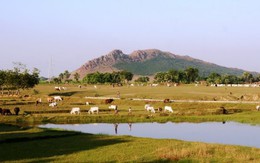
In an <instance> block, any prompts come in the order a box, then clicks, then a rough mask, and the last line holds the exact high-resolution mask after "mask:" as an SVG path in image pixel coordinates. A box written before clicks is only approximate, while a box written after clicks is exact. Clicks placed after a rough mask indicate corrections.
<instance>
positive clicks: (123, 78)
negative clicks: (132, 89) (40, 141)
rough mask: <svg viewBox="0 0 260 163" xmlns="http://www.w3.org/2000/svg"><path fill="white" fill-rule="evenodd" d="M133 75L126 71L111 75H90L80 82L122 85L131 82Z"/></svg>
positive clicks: (98, 73)
mask: <svg viewBox="0 0 260 163" xmlns="http://www.w3.org/2000/svg"><path fill="white" fill-rule="evenodd" d="M133 76H134V75H133V74H132V73H131V72H128V71H119V72H112V73H108V72H106V73H100V72H95V73H90V74H87V75H86V76H85V77H84V78H83V80H82V82H83V83H87V84H97V83H100V84H104V83H124V82H128V81H131V80H132V78H133Z"/></svg>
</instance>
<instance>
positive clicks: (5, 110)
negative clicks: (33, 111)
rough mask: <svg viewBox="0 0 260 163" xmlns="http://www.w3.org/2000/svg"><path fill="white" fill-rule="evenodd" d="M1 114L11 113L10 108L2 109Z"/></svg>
mask: <svg viewBox="0 0 260 163" xmlns="http://www.w3.org/2000/svg"><path fill="white" fill-rule="evenodd" d="M2 115H12V113H11V111H10V109H2Z"/></svg>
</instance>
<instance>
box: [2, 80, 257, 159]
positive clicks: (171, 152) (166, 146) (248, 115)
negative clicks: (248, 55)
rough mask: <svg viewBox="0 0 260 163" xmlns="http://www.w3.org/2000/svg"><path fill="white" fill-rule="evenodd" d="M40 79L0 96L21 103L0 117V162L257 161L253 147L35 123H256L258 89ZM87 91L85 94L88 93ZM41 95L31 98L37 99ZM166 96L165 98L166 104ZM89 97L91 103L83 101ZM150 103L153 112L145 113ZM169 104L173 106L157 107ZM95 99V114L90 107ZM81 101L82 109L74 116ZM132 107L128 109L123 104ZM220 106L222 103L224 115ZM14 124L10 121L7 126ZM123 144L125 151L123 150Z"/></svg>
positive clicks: (11, 103) (6, 104) (6, 105)
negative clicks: (43, 81) (54, 103)
mask: <svg viewBox="0 0 260 163" xmlns="http://www.w3.org/2000/svg"><path fill="white" fill-rule="evenodd" d="M55 86H56V85H49V84H40V85H38V86H37V87H35V88H34V89H33V90H24V91H22V94H21V95H20V96H6V95H3V96H1V97H0V107H1V108H9V109H10V110H11V112H12V113H14V111H13V109H14V107H19V108H20V110H21V111H20V112H19V115H18V116H16V115H6V116H4V115H1V116H0V151H1V152H0V162H5V161H6V162H178V161H180V162H182V161H183V162H259V161H260V151H259V149H256V148H248V147H239V146H225V145H217V144H206V143H195V142H194V143H191V142H184V141H178V140H169V139H160V140H158V139H148V138H136V137H130V136H108V135H92V134H83V133H78V132H72V131H71V132H70V131H61V130H49V129H40V128H37V127H33V126H35V125H37V124H42V123H70V124H73V123H91V122H117V123H121V122H167V121H172V122H205V121H237V122H242V123H251V124H260V112H259V111H257V110H256V105H258V102H259V99H260V98H259V97H260V94H259V90H260V88H231V87H228V88H225V87H206V86H198V87H195V86H194V85H181V86H178V87H167V86H158V87H151V86H134V87H132V86H122V87H112V86H110V85H97V86H96V88H95V87H94V86H93V85H87V86H82V87H81V88H79V87H78V86H77V85H72V84H71V85H62V86H64V87H66V89H65V90H61V91H56V90H55V89H54V87H55ZM50 96H61V97H62V98H63V100H62V101H58V102H57V103H58V105H57V107H50V106H49V103H48V102H47V97H50ZM86 97H88V98H86ZM39 98H41V99H42V102H41V103H39V104H37V105H36V101H37V99H39ZM109 98H113V99H114V101H113V102H112V103H111V104H113V105H117V106H118V113H117V114H115V111H114V110H111V109H108V107H109V105H110V104H105V99H109ZM164 99H170V100H171V102H170V103H164V102H163V100H164ZM86 102H88V103H89V105H86ZM145 104H150V105H152V106H154V108H155V109H156V113H151V112H147V111H146V110H145V109H144V105H145ZM166 105H167V106H171V107H172V108H173V113H169V112H164V111H161V112H158V111H157V108H159V107H162V108H163V107H164V106H166ZM92 106H98V107H99V108H100V110H99V114H88V112H87V111H88V110H89V109H90V107H92ZM73 107H79V108H80V109H81V110H80V111H81V114H80V115H75V114H73V115H71V114H70V111H71V108H73ZM129 107H131V110H132V112H131V113H129V112H128V109H129ZM223 108H225V109H226V110H227V113H226V114H223V113H224V112H223ZM10 124H12V125H10ZM122 151H123V152H122Z"/></svg>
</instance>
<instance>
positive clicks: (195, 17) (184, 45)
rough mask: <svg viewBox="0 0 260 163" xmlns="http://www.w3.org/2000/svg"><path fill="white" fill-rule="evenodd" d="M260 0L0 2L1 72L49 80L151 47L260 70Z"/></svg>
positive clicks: (62, 0)
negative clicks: (113, 54)
mask: <svg viewBox="0 0 260 163" xmlns="http://www.w3.org/2000/svg"><path fill="white" fill-rule="evenodd" d="M259 8H260V1H259V0H41V1H40V0H0V56H1V57H0V69H12V68H13V62H21V63H23V64H26V65H27V67H28V68H30V69H32V68H33V67H36V68H38V69H40V71H41V75H43V76H46V77H48V70H49V67H50V66H49V65H50V60H51V58H52V63H53V66H52V68H53V70H52V74H53V75H58V74H59V73H61V72H64V71H65V70H69V71H73V70H75V69H77V68H78V67H80V66H81V65H83V64H84V63H85V62H86V61H88V60H90V59H94V58H97V57H99V56H101V55H105V54H107V53H108V52H110V51H112V50H113V49H121V50H122V51H123V52H124V53H126V54H129V53H131V52H132V51H134V50H142V49H151V48H156V49H160V50H163V51H169V52H172V53H174V54H178V55H189V56H191V57H194V58H198V59H202V60H204V61H208V62H212V63H216V64H219V65H222V66H226V67H236V68H242V69H245V70H249V71H257V72H260V66H259V60H260V45H259V44H260V41H259V40H260V9H259Z"/></svg>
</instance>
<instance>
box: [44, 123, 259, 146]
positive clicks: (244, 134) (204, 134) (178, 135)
mask: <svg viewBox="0 0 260 163" xmlns="http://www.w3.org/2000/svg"><path fill="white" fill-rule="evenodd" d="M39 127H42V128H60V129H65V130H73V131H80V132H83V133H92V134H108V135H131V136H137V137H147V138H158V139H166V138H167V139H179V140H185V141H196V142H207V143H219V144H231V145H242V146H250V147H257V148H260V126H252V125H248V124H241V123H236V122H204V123H172V122H167V123H114V124H113V123H112V124H110V123H92V124H45V125H40V126H39Z"/></svg>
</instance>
